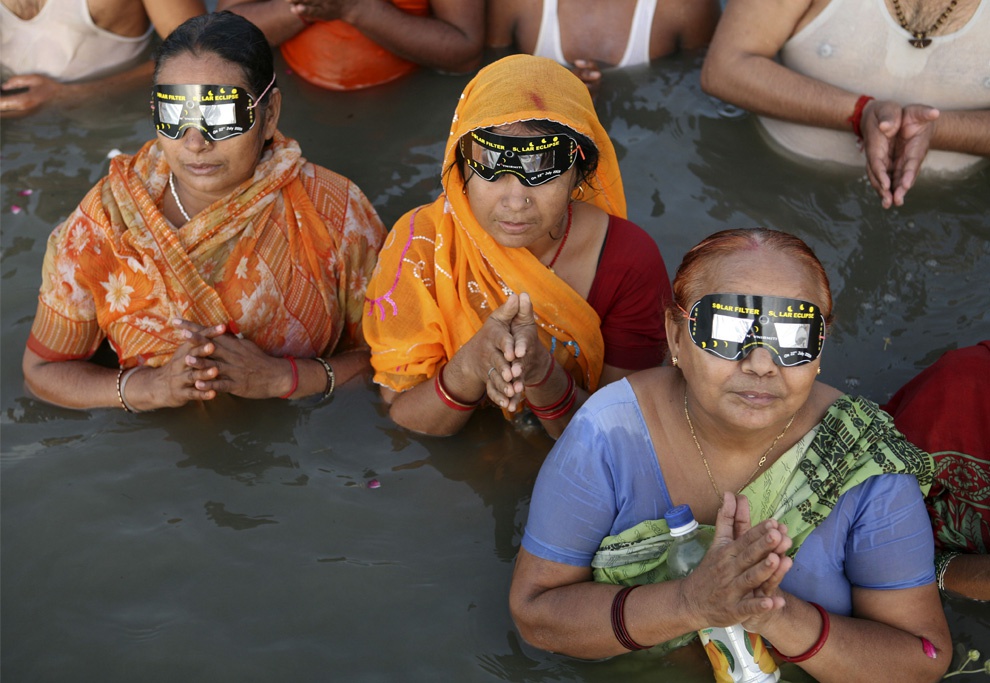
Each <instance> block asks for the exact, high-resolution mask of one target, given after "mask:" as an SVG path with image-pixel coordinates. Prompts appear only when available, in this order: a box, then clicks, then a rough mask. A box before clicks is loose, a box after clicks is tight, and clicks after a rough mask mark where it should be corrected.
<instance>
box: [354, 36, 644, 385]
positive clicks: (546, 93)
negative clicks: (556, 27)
mask: <svg viewBox="0 0 990 683" xmlns="http://www.w3.org/2000/svg"><path fill="white" fill-rule="evenodd" d="M529 119H549V120H553V121H556V122H558V123H562V124H564V125H565V126H568V127H570V128H571V129H573V130H575V131H577V132H578V133H581V134H582V135H585V136H587V137H588V138H589V139H591V140H592V141H593V142H594V144H595V146H596V147H597V148H598V153H599V164H598V170H597V173H596V177H595V180H594V182H593V187H592V188H590V189H586V190H585V191H584V193H583V200H584V201H587V202H589V203H592V204H594V205H596V206H598V207H600V208H602V209H603V210H604V211H606V212H607V213H610V214H614V215H617V216H620V217H622V218H625V215H626V203H625V195H624V194H623V190H622V180H621V179H620V177H619V165H618V160H617V159H616V156H615V151H614V149H613V147H612V143H611V141H610V140H609V137H608V134H607V133H606V132H605V130H604V128H602V126H601V124H600V123H599V121H598V116H597V115H596V114H595V110H594V105H593V104H592V101H591V97H590V95H589V94H588V88H587V86H585V85H584V83H582V82H581V81H580V80H579V79H578V78H577V77H576V76H574V75H573V74H571V73H570V72H569V71H568V70H567V69H565V68H564V67H562V66H560V65H559V64H557V63H556V62H554V61H552V60H550V59H544V58H542V57H533V56H531V55H514V56H512V57H507V58H505V59H502V60H499V61H498V62H495V63H494V64H492V65H490V66H488V67H486V68H484V69H482V70H481V71H480V72H478V74H477V76H475V78H474V79H473V80H472V81H471V82H470V83H469V84H468V85H467V87H466V88H465V90H464V93H463V95H461V100H460V103H459V104H458V106H457V110H456V111H455V113H454V120H453V122H452V124H451V128H450V136H449V138H448V140H447V148H446V152H445V153H444V159H443V169H445V170H446V172H445V173H444V176H443V188H444V193H443V194H441V195H440V197H438V198H437V200H436V201H434V202H433V203H432V204H430V205H427V206H423V207H420V208H418V209H415V210H413V211H410V212H409V213H407V214H406V215H405V216H403V217H402V218H400V219H399V221H398V223H396V225H395V227H394V228H393V229H392V232H391V233H390V235H389V237H388V239H387V240H386V243H385V247H384V249H383V250H382V253H381V254H380V255H379V263H378V266H376V268H375V272H374V275H373V276H372V279H371V283H370V284H369V285H368V294H367V306H366V311H367V317H366V318H365V322H364V329H365V337H366V339H367V340H368V343H369V345H370V346H371V352H372V355H371V363H372V366H373V367H374V369H375V381H376V382H378V383H379V384H381V385H384V386H386V387H389V388H390V389H393V390H395V391H405V390H407V389H410V388H412V387H414V386H416V385H417V384H419V383H421V382H423V381H425V380H427V379H429V378H431V377H433V376H434V375H435V374H436V373H437V372H438V370H439V368H440V367H441V366H442V365H443V364H444V363H446V362H447V360H449V359H450V357H451V356H453V355H454V353H455V352H456V351H457V350H458V349H459V348H460V347H461V346H462V345H464V343H465V342H467V341H468V340H469V339H470V338H471V337H472V336H474V335H475V333H477V331H478V330H479V329H481V326H482V324H484V322H485V320H486V319H487V317H488V316H489V315H490V314H491V312H492V311H493V310H494V309H496V308H498V307H499V306H501V305H502V304H504V303H505V301H506V299H507V298H508V297H509V295H510V294H512V293H515V292H527V293H529V295H530V297H531V298H532V301H533V308H534V312H535V314H536V321H537V323H538V324H539V327H540V332H539V335H540V341H541V342H542V343H543V345H544V346H545V347H546V348H548V349H551V351H552V352H553V353H554V356H555V358H556V360H557V362H558V363H560V364H561V365H562V366H563V367H564V368H566V369H567V370H568V372H570V373H571V374H572V375H573V376H574V378H575V381H576V382H578V384H579V385H580V386H581V387H583V388H585V389H587V390H589V391H594V390H595V389H596V388H597V387H598V381H599V376H600V374H601V370H602V364H603V357H604V342H603V340H602V334H601V329H600V327H601V319H600V318H599V316H598V314H597V313H596V312H595V310H594V309H593V308H592V307H591V306H590V305H589V304H588V302H587V301H585V300H584V299H583V298H582V297H581V295H580V294H578V293H577V292H575V291H574V290H573V289H572V288H571V287H570V285H568V284H567V283H566V282H564V281H563V280H562V279H560V278H559V277H558V276H557V275H555V274H554V273H553V272H552V271H551V270H550V269H548V268H547V267H546V266H544V265H543V264H542V263H540V261H539V260H538V259H537V258H536V257H535V256H533V254H531V253H530V252H529V251H528V250H527V249H512V248H507V247H503V246H501V245H499V244H498V243H496V242H495V240H494V239H492V237H491V236H490V235H489V234H488V233H487V232H485V230H484V229H483V228H482V227H481V226H480V225H479V223H478V221H477V220H475V218H474V215H473V214H472V213H471V208H470V206H469V204H468V198H467V196H466V195H465V194H464V193H463V189H464V179H463V176H462V175H461V169H460V168H459V167H458V165H457V164H456V163H455V161H456V158H457V157H456V154H455V153H456V148H457V142H458V140H459V139H460V138H461V136H462V135H464V134H465V133H467V132H468V131H471V130H474V129H476V128H486V127H489V126H498V125H501V124H506V123H511V122H514V121H526V120H529ZM576 197H577V199H581V198H582V196H577V195H576Z"/></svg>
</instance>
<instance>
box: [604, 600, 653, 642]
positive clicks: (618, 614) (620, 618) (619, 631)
mask: <svg viewBox="0 0 990 683" xmlns="http://www.w3.org/2000/svg"><path fill="white" fill-rule="evenodd" d="M637 588H639V586H638V585H636V586H626V587H625V588H623V589H622V590H620V591H619V592H618V593H616V594H615V597H614V598H612V615H611V616H612V633H613V634H614V635H615V639H616V640H618V641H619V644H620V645H621V646H622V647H624V648H626V649H627V650H649V649H650V647H652V646H650V645H640V644H639V643H637V642H636V641H635V640H633V639H632V637H631V636H630V635H629V631H628V629H626V598H628V597H629V594H630V593H632V592H633V591H634V590H636V589H637Z"/></svg>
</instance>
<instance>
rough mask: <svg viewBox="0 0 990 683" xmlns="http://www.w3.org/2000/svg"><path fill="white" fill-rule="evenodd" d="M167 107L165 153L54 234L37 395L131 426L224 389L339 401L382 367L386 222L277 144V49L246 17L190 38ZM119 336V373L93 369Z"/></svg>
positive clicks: (201, 25)
mask: <svg viewBox="0 0 990 683" xmlns="http://www.w3.org/2000/svg"><path fill="white" fill-rule="evenodd" d="M153 98H154V99H153V111H154V120H155V125H156V129H157V131H158V135H157V137H156V140H154V141H152V142H149V143H147V144H146V145H145V146H144V147H143V148H142V149H141V150H140V151H139V152H138V153H137V154H136V155H134V156H133V157H130V156H124V155H121V156H118V157H116V158H114V159H113V160H112V161H111V163H110V172H109V175H108V176H107V177H106V178H104V179H103V180H102V181H100V182H99V183H98V184H97V186H96V187H95V188H93V190H91V191H90V192H89V194H88V195H87V196H86V198H85V199H84V200H83V202H82V203H81V204H80V206H79V208H78V209H76V211H75V212H73V213H72V215H70V216H69V218H68V219H67V220H66V221H65V222H64V223H63V224H61V225H60V226H58V227H57V228H56V229H55V231H54V232H53V233H52V235H51V237H50V238H49V241H48V250H47V253H46V254H45V263H44V268H43V273H42V285H41V293H40V295H39V303H38V313H37V315H36V317H35V320H34V324H33V326H32V329H31V336H30V338H29V339H28V343H27V348H26V349H25V352H24V361H23V368H24V375H25V379H26V380H27V385H28V387H29V388H30V389H31V390H32V391H33V392H34V393H35V394H36V395H37V396H38V397H40V398H42V399H44V400H46V401H49V402H51V403H56V404H58V405H63V406H67V407H72V408H93V407H109V406H117V405H119V406H120V407H122V408H123V409H125V410H127V411H131V412H137V411H143V410H152V409H155V408H161V407H167V406H179V405H183V404H184V403H187V402H188V401H193V400H200V401H207V400H211V399H214V398H216V397H217V396H218V395H220V394H224V393H228V394H233V395H236V396H241V397H246V398H269V397H276V396H277V397H282V398H298V397H302V396H307V395H310V394H319V393H322V394H323V395H324V396H325V397H328V396H329V395H330V394H331V393H332V392H333V389H334V386H335V385H336V384H338V383H341V382H344V381H346V380H347V379H349V378H350V377H352V376H353V375H355V374H357V373H358V372H360V371H361V370H362V369H363V368H365V367H367V357H368V354H367V350H366V349H365V348H364V343H363V340H362V337H361V333H360V322H361V306H362V304H363V300H364V288H365V285H366V283H367V278H368V276H369V275H370V273H371V270H372V268H373V267H374V262H375V258H376V252H377V250H378V248H379V246H380V245H381V242H382V239H383V238H384V226H382V224H381V221H380V220H379V219H378V216H377V214H376V213H375V211H374V209H373V208H372V207H371V205H370V204H369V203H368V201H367V199H366V198H365V196H364V195H363V194H362V193H361V191H360V190H359V189H358V188H357V187H355V186H354V185H353V183H351V182H350V181H348V180H347V179H346V178H343V177H342V176H339V175H337V174H335V173H333V172H331V171H328V170H327V169H324V168H320V167H318V166H314V165H313V164H310V163H307V162H306V161H305V159H303V158H302V156H301V155H300V150H299V146H298V144H297V143H296V142H295V141H294V140H290V139H288V138H286V137H284V136H282V135H281V134H280V133H279V132H278V131H277V124H278V116H279V111H280V108H281V93H280V92H279V90H278V88H276V87H275V76H274V70H273V62H272V54H271V49H270V48H269V47H268V44H267V42H266V41H265V40H264V36H263V35H262V34H261V32H260V31H259V30H258V29H257V28H256V27H255V26H253V25H252V24H251V23H250V22H248V21H247V20H245V19H243V18H241V17H238V16H236V15H233V14H230V13H226V12H225V13H220V14H211V15H203V16H200V17H195V18H193V19H190V20H189V21H187V22H186V23H184V24H183V25H181V26H180V27H179V28H177V29H176V30H175V31H173V32H172V34H170V35H169V37H168V38H167V39H166V40H165V41H164V43H163V44H162V46H161V48H159V53H158V56H157V63H156V70H155V88H154V93H153ZM104 340H108V341H109V344H110V346H111V347H112V348H113V350H114V351H115V352H116V354H117V357H118V361H119V369H108V368H106V367H103V366H101V365H98V364H97V363H94V362H91V360H90V359H91V358H92V357H93V354H94V353H95V352H96V351H97V349H98V347H99V346H100V345H101V344H102V343H103V341H104ZM338 348H342V349H348V350H347V351H346V352H344V353H339V352H338V353H337V354H336V355H333V354H334V352H335V350H336V349H338ZM297 359H298V360H297Z"/></svg>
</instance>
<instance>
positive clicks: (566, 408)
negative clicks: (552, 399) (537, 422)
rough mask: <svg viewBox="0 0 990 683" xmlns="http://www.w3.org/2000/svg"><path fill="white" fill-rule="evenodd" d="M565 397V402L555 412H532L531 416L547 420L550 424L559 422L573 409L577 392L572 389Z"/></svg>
mask: <svg viewBox="0 0 990 683" xmlns="http://www.w3.org/2000/svg"><path fill="white" fill-rule="evenodd" d="M565 396H566V397H567V401H566V402H565V403H564V404H563V405H562V406H560V407H559V408H558V409H557V410H554V411H542V410H541V411H535V410H534V411H533V414H534V415H536V417H538V418H540V419H541V420H548V421H551V422H552V421H553V420H559V419H560V418H562V417H564V415H567V413H569V412H570V410H571V408H573V407H574V402H575V401H576V400H577V392H576V391H574V390H573V389H572V390H571V391H569V392H568V393H567V394H565Z"/></svg>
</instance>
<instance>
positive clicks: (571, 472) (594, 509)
mask: <svg viewBox="0 0 990 683" xmlns="http://www.w3.org/2000/svg"><path fill="white" fill-rule="evenodd" d="M610 461H611V447H610V444H609V441H608V439H607V438H605V435H603V433H602V430H601V429H600V428H599V425H598V424H597V421H596V420H595V419H594V415H593V414H592V413H591V411H589V410H585V409H584V407H582V409H581V410H579V411H578V413H577V414H576V415H575V416H574V418H573V419H572V420H571V422H570V424H569V425H568V426H567V429H565V430H564V433H563V434H562V435H561V437H560V439H558V440H557V443H556V445H554V447H553V450H552V451H550V455H548V456H547V459H546V461H545V462H544V463H543V467H542V468H541V469H540V474H539V476H538V477H537V478H536V486H535V487H534V489H533V499H532V503H531V504H530V508H529V521H528V522H527V523H526V532H525V533H524V534H523V540H522V546H523V548H525V549H526V550H527V551H529V552H530V553H532V554H533V555H535V556H537V557H540V558H542V559H544V560H550V561H552V562H559V563H561V564H569V565H574V566H579V567H588V566H590V565H591V558H592V557H593V556H594V554H595V551H597V550H598V546H599V545H600V544H601V541H602V539H603V538H605V537H606V536H608V535H609V530H610V529H611V528H612V522H613V520H614V519H615V512H616V511H615V507H616V505H615V490H614V484H613V479H612V475H611V467H610V466H609V463H610Z"/></svg>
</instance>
